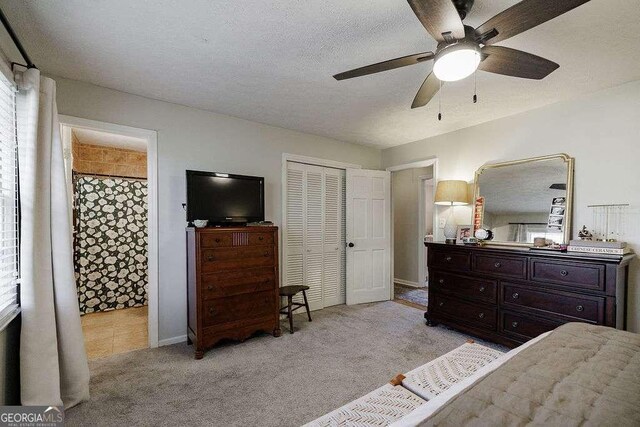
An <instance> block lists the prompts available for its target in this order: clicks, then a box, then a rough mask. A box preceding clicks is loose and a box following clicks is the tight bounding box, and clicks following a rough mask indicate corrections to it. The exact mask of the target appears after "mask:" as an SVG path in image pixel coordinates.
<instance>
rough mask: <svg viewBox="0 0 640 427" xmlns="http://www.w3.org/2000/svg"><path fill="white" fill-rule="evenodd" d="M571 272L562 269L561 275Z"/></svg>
mask: <svg viewBox="0 0 640 427" xmlns="http://www.w3.org/2000/svg"><path fill="white" fill-rule="evenodd" d="M568 274H569V272H568V271H567V270H561V271H560V275H561V276H567V275H568Z"/></svg>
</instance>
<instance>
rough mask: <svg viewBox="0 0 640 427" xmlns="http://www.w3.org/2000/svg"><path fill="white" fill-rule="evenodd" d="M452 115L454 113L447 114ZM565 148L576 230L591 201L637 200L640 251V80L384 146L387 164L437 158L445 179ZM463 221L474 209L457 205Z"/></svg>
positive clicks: (638, 299) (634, 323)
mask: <svg viewBox="0 0 640 427" xmlns="http://www.w3.org/2000/svg"><path fill="white" fill-rule="evenodd" d="M445 120H446V118H445ZM559 152H565V153H567V154H569V155H571V156H573V157H575V159H576V162H575V193H574V206H575V208H574V217H573V218H574V222H573V228H574V230H573V235H574V236H575V235H577V230H578V228H579V227H582V225H583V224H587V226H589V225H590V222H591V214H590V210H589V209H588V208H587V205H591V204H598V203H630V204H631V205H632V211H633V212H634V214H633V216H632V218H631V219H630V221H629V224H630V230H629V234H628V236H627V240H628V241H629V242H630V243H631V244H632V246H633V247H634V248H635V250H636V251H638V250H640V226H639V225H638V224H640V213H639V212H640V81H635V82H631V83H627V84H624V85H622V86H618V87H615V88H612V89H607V90H605V91H600V92H597V93H594V94H590V95H587V96H584V97H581V98H580V99H574V100H571V101H566V102H560V103H557V104H553V105H549V106H546V107H543V108H540V109H537V110H532V111H528V112H526V113H522V114H518V115H515V116H511V117H506V118H503V119H499V120H495V121H492V122H488V123H484V124H481V125H478V126H474V127H471V128H467V129H462V130H459V131H456V132H452V133H448V134H445V135H440V136H437V137H433V138H429V139H426V140H422V141H417V142H412V143H409V144H405V145H401V146H398V147H393V148H389V149H386V150H383V152H382V163H383V167H389V166H394V165H400V164H404V163H409V162H413V161H417V160H422V159H427V158H432V157H437V158H438V165H439V166H438V178H439V179H464V180H468V181H471V180H473V174H474V171H475V170H476V169H477V168H478V167H479V166H481V165H482V164H483V163H485V162H488V161H499V160H510V159H522V158H527V157H533V156H541V155H546V154H555V153H559ZM456 213H457V215H456V218H457V220H458V222H459V223H466V224H470V223H471V209H470V208H467V207H458V208H456ZM638 264H639V263H638V261H637V260H635V261H634V262H633V263H632V266H631V274H630V278H629V282H630V283H629V285H630V286H629V288H630V289H629V307H628V308H629V311H628V312H629V318H628V322H629V328H630V329H631V330H632V331H640V312H639V311H640V291H639V290H638V285H639V284H640V269H639V268H638Z"/></svg>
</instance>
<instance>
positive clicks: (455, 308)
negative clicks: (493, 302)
mask: <svg viewBox="0 0 640 427" xmlns="http://www.w3.org/2000/svg"><path fill="white" fill-rule="evenodd" d="M429 312H430V313H433V314H434V315H436V316H437V315H439V314H441V315H444V316H448V317H451V318H455V319H456V321H461V322H464V323H466V324H469V325H470V326H473V327H476V328H482V329H491V330H495V329H496V312H497V309H496V308H493V307H487V306H484V305H481V304H474V303H472V302H467V301H462V300H459V299H456V298H455V297H448V296H445V295H443V294H439V293H434V294H433V302H429Z"/></svg>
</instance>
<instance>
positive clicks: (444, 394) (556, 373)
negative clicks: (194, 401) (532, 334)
mask: <svg viewBox="0 0 640 427" xmlns="http://www.w3.org/2000/svg"><path fill="white" fill-rule="evenodd" d="M454 351H455V350H454ZM452 353H453V352H452ZM445 356H447V355H445ZM445 356H443V357H445ZM439 359H442V358H439ZM490 359H491V360H488V359H487V360H484V361H483V362H482V363H480V364H476V366H475V368H474V369H473V372H472V373H470V374H468V375H461V376H460V377H458V378H453V380H452V381H451V382H450V383H449V384H444V386H443V387H441V390H439V392H437V393H435V394H431V395H428V394H425V393H424V392H423V391H422V390H421V389H420V387H416V386H415V384H411V381H410V380H411V377H412V375H410V374H411V373H413V372H415V371H419V370H423V371H424V369H425V367H427V366H432V365H433V363H434V361H432V362H429V363H428V364H426V365H424V366H422V367H419V368H416V370H414V371H412V372H411V373H409V374H407V375H406V377H407V378H404V379H401V381H396V382H394V383H395V384H397V385H395V386H394V387H395V388H401V389H402V392H401V393H402V394H405V393H406V392H409V394H408V396H409V398H410V399H411V400H412V405H410V406H408V407H406V408H405V410H404V411H399V412H398V413H397V414H391V415H390V416H387V417H386V418H384V419H382V418H378V419H376V417H375V416H367V417H362V415H361V414H358V407H356V411H355V414H356V415H355V417H354V416H353V413H352V412H353V411H351V412H349V411H347V412H346V414H348V415H349V416H350V417H352V418H348V417H346V416H344V414H345V412H344V408H345V407H348V406H349V405H345V407H343V408H340V409H338V410H336V411H333V412H332V413H330V414H327V415H325V416H324V417H321V418H319V419H318V420H315V421H314V422H312V423H310V424H309V425H314V426H318V425H322V426H342V425H350V426H383V425H392V426H393V427H404V426H416V425H419V426H434V425H438V426H485V425H486V426H512V425H513V426H522V425H545V426H556V425H557V426H574V425H575V426H577V425H616V426H627V425H628V426H638V425H640V335H638V334H634V333H630V332H625V331H620V330H616V329H613V328H608V327H603V326H595V325H589V324H586V323H567V324H565V325H563V326H560V327H559V328H557V329H555V330H553V331H551V332H548V333H546V334H543V335H541V336H539V337H537V338H535V339H534V340H531V341H529V342H527V343H526V344H524V345H522V346H520V347H518V348H516V349H514V350H512V351H510V352H508V353H505V354H499V355H497V356H495V357H491V358H490ZM437 360H438V359H437ZM480 365H481V366H480ZM460 366H464V365H460ZM441 385H442V384H441ZM386 387H387V388H388V387H389V386H386ZM427 388H428V387H427ZM372 394H375V391H374V392H372V393H370V394H369V395H367V396H370V395H372ZM396 394H398V393H396ZM367 396H365V397H363V398H361V399H365V398H366V397H367ZM416 398H417V399H420V400H417V399H416ZM365 400H366V399H365ZM369 400H371V398H370V399H369ZM373 401H374V402H376V400H375V399H373ZM400 401H402V399H401V398H400ZM355 402H357V401H355ZM353 403H354V402H352V403H351V404H353ZM340 410H343V415H342V416H341V415H340ZM368 410H369V411H373V412H375V408H373V407H372V406H371V405H369V406H368ZM332 414H333V418H331V417H330V415H332Z"/></svg>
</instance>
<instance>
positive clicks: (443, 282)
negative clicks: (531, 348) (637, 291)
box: [425, 243, 634, 347]
mask: <svg viewBox="0 0 640 427" xmlns="http://www.w3.org/2000/svg"><path fill="white" fill-rule="evenodd" d="M425 246H426V247H427V265H428V269H429V287H428V292H429V302H428V310H427V312H426V313H425V319H426V320H427V324H428V325H430V326H435V325H437V324H438V323H442V324H444V325H447V326H450V327H453V328H456V329H459V330H461V331H463V332H467V333H470V334H472V335H476V336H478V337H480V338H483V339H487V340H489V341H494V342H497V343H501V344H504V345H508V346H512V347H513V346H517V345H520V344H522V343H523V342H525V341H528V340H529V339H532V338H535V337H536V336H538V335H540V334H541V333H543V332H546V331H549V330H551V329H555V328H556V327H558V326H560V325H561V324H563V323H567V322H586V323H591V324H594V325H604V326H611V327H615V328H618V329H626V318H627V303H626V294H627V285H628V283H627V281H628V276H629V274H628V269H629V262H630V260H631V259H632V258H633V257H634V255H632V254H626V255H606V254H595V253H578V252H567V253H560V252H534V251H528V250H523V249H517V248H505V247H490V246H463V245H455V244H445V243H425Z"/></svg>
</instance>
